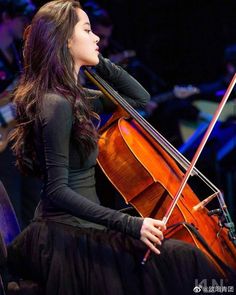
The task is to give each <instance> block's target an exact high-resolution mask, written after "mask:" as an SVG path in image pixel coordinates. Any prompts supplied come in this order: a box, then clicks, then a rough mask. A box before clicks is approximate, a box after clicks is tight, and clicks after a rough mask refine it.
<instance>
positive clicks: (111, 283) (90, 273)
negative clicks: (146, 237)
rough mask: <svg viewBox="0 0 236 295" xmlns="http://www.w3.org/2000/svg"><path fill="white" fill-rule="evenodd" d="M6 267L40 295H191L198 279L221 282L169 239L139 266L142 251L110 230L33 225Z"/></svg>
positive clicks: (194, 252) (188, 249)
mask: <svg viewBox="0 0 236 295" xmlns="http://www.w3.org/2000/svg"><path fill="white" fill-rule="evenodd" d="M8 251H9V265H10V267H11V269H12V270H14V271H15V272H17V273H18V274H19V275H20V276H22V277H23V278H25V279H33V280H36V281H39V282H40V284H41V285H42V286H44V287H45V290H44V294H45V295H100V294H101V295H110V294H113V295H125V294H127V295H130V294H135V295H139V294H140V295H141V294H142V295H144V294H145V295H152V294H153V295H154V294H155V295H157V294H158V295H163V294H171V295H172V294H186V295H190V294H195V293H194V292H193V288H194V287H196V284H198V283H199V282H201V281H202V280H205V282H206V280H207V281H208V282H209V281H210V280H211V279H214V280H218V279H220V276H219V274H218V273H217V271H216V270H215V268H214V266H213V265H212V264H211V262H210V261H209V260H208V258H206V256H205V255H204V254H203V253H202V252H201V251H200V250H198V249H197V248H196V247H194V246H192V245H190V244H187V243H185V242H181V241H177V240H173V239H169V240H165V241H164V242H163V244H162V246H161V254H160V255H156V254H151V255H150V257H149V260H148V261H147V262H146V264H145V265H142V264H141V261H142V258H143V256H144V255H145V253H146V251H147V248H146V246H145V245H144V244H143V243H142V242H141V241H139V240H136V239H133V238H131V237H130V236H127V235H124V234H122V233H119V232H115V231H112V230H98V229H92V228H80V227H75V226H70V225H65V224H61V223H57V222H52V221H41V222H33V223H32V224H30V225H29V226H28V227H27V228H26V229H25V230H24V231H23V232H22V233H21V234H20V235H19V236H18V237H17V238H16V239H15V240H14V241H13V243H12V244H11V245H10V246H9V249H8Z"/></svg>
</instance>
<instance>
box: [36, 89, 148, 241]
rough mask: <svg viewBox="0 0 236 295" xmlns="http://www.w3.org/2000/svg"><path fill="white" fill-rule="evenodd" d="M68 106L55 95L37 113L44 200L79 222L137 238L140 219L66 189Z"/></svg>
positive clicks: (67, 187) (70, 114) (140, 223)
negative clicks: (42, 158) (94, 224)
mask: <svg viewBox="0 0 236 295" xmlns="http://www.w3.org/2000/svg"><path fill="white" fill-rule="evenodd" d="M72 122H73V114H72V106H71V103H70V102H69V101H67V100H66V99H65V98H64V97H61V96H59V95H51V94H50V95H48V96H46V97H44V101H43V105H42V109H41V112H40V123H41V126H42V140H43V144H44V151H43V152H44V158H45V173H46V180H45V181H46V183H45V192H46V196H47V197H48V198H49V199H50V200H51V201H52V202H53V203H55V205H57V206H58V207H60V208H63V209H64V210H65V211H68V212H70V213H71V214H73V215H75V216H77V217H80V218H82V219H85V220H88V221H91V222H94V223H98V224H102V225H105V226H107V227H108V228H110V229H115V230H118V231H121V232H124V233H127V234H130V235H132V236H133V237H136V238H139V237H140V229H141V226H142V222H143V220H142V218H138V217H131V216H129V215H127V214H124V213H121V212H119V211H115V210H112V209H110V208H106V207H103V206H100V205H98V204H95V203H93V202H91V201H89V200H87V199H86V198H85V197H83V196H81V195H79V194H78V193H76V192H75V191H73V190H72V189H71V188H70V187H69V186H68V169H69V144H70V135H71V128H72Z"/></svg>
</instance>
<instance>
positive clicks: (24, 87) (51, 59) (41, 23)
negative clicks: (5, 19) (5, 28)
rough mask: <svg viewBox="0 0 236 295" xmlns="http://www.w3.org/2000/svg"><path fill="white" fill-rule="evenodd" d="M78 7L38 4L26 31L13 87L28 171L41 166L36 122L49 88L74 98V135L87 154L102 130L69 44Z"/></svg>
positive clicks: (16, 137) (16, 144)
mask: <svg viewBox="0 0 236 295" xmlns="http://www.w3.org/2000/svg"><path fill="white" fill-rule="evenodd" d="M77 8H81V6H80V4H79V2H76V1H70V0H65V1H63V0H58V1H51V2H49V3H47V4H45V5H44V6H42V7H41V8H40V10H39V11H38V12H37V14H36V15H35V16H34V18H33V20H32V23H31V25H30V26H29V27H28V28H27V29H26V31H25V44H24V51H23V53H24V71H23V73H22V76H21V79H20V82H19V85H18V87H17V89H16V91H15V93H14V102H15V104H16V107H17V121H18V124H17V126H16V128H15V129H14V131H13V134H12V136H11V139H12V140H13V146H12V149H13V152H14V153H15V155H16V158H17V161H16V165H17V166H18V168H19V169H20V170H21V171H22V172H24V173H26V174H29V171H30V172H33V170H37V169H38V166H37V165H36V163H37V156H36V151H35V145H34V123H35V120H36V119H37V116H38V114H39V111H40V105H41V103H42V100H43V97H44V96H45V94H46V93H48V92H54V93H58V94H61V95H63V96H64V97H65V99H67V100H68V101H70V103H71V104H72V106H73V110H74V116H75V120H74V124H73V130H72V136H73V138H74V139H75V141H76V142H77V143H78V147H79V148H80V149H81V150H82V151H83V157H86V155H88V154H89V153H90V152H91V151H92V150H93V149H94V147H95V146H96V143H97V139H98V134H97V131H96V128H95V127H94V125H93V123H92V120H91V119H92V118H93V117H96V118H97V119H99V117H98V115H97V114H95V113H93V112H92V111H91V109H90V103H89V101H88V99H87V98H86V97H85V95H84V94H83V89H82V87H81V86H80V85H79V83H78V82H77V81H75V76H74V75H75V74H74V73H75V70H74V61H73V58H72V56H71V54H70V52H69V49H68V46H67V45H68V44H67V42H68V39H69V38H70V37H71V36H72V34H73V30H74V27H75V25H76V23H77V22H78V21H79V19H78V15H77V13H76V9H77ZM26 159H27V160H26ZM29 163H31V164H32V165H28V164H29ZM32 166H33V168H32ZM29 167H30V169H29ZM34 172H36V174H39V173H38V172H39V171H34Z"/></svg>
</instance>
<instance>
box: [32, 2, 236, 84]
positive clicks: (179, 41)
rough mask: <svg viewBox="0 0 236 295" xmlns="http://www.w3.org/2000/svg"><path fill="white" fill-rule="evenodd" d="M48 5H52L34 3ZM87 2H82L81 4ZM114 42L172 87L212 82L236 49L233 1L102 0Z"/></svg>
mask: <svg viewBox="0 0 236 295" xmlns="http://www.w3.org/2000/svg"><path fill="white" fill-rule="evenodd" d="M35 2H36V4H39V5H41V4H43V3H46V2H48V1H39V0H38V1H37V0H36V1H35ZM85 2H86V0H81V4H83V3H85ZM97 3H99V4H100V5H101V6H102V7H103V8H106V9H107V10H108V11H109V12H110V14H111V16H112V19H113V21H114V37H115V39H117V40H118V41H120V42H121V43H122V44H123V45H124V47H125V48H127V49H134V50H136V52H137V55H138V57H139V58H140V59H141V60H142V61H143V62H144V63H146V64H147V65H148V66H149V67H150V68H151V69H152V70H154V71H155V72H156V73H158V75H160V76H161V77H162V78H163V79H164V80H166V81H167V82H168V83H169V84H170V85H174V84H176V83H182V84H185V83H192V84H197V83H200V82H207V81H212V80H214V79H216V78H218V77H219V75H220V74H221V73H222V71H223V66H222V64H223V51H224V48H225V47H226V46H227V45H229V44H232V43H236V1H234V0H227V1H225V0H207V1H206V0H195V1H194V0H190V1H185V0H179V1H178V0H146V1H143V0H139V1H136V0H112V1H111V0H100V1H97Z"/></svg>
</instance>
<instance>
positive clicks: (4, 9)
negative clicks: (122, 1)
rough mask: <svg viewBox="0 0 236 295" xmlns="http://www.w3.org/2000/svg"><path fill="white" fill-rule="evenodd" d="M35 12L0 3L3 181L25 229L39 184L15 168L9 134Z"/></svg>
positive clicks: (28, 6)
mask: <svg viewBox="0 0 236 295" xmlns="http://www.w3.org/2000/svg"><path fill="white" fill-rule="evenodd" d="M35 9H36V7H35V5H34V4H33V3H32V2H31V1H30V0H18V1H14V0H0V40H1V42H0V179H1V181H2V182H3V184H4V186H5V188H6V190H7V192H8V194H9V196H10V198H11V201H12V203H13V207H14V209H15V211H16V214H17V217H18V219H19V222H20V225H21V227H22V228H23V227H24V226H25V225H26V224H27V223H28V222H29V221H30V219H31V218H32V216H33V212H34V209H35V205H36V204H37V202H38V194H39V190H40V182H39V180H36V179H34V178H26V177H22V176H21V175H20V174H19V172H18V171H17V169H16V167H15V166H14V162H15V159H14V157H13V155H12V152H11V149H10V147H9V146H8V134H9V132H10V131H11V129H12V128H13V127H14V124H15V121H14V118H15V113H14V107H13V105H12V103H11V101H10V96H11V92H12V90H13V89H14V87H15V85H16V84H17V79H18V78H19V76H20V73H21V69H22V64H21V61H22V54H21V52H22V36H23V31H24V28H25V27H26V26H27V24H28V23H29V21H30V19H31V17H32V16H33V14H34V12H35Z"/></svg>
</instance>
